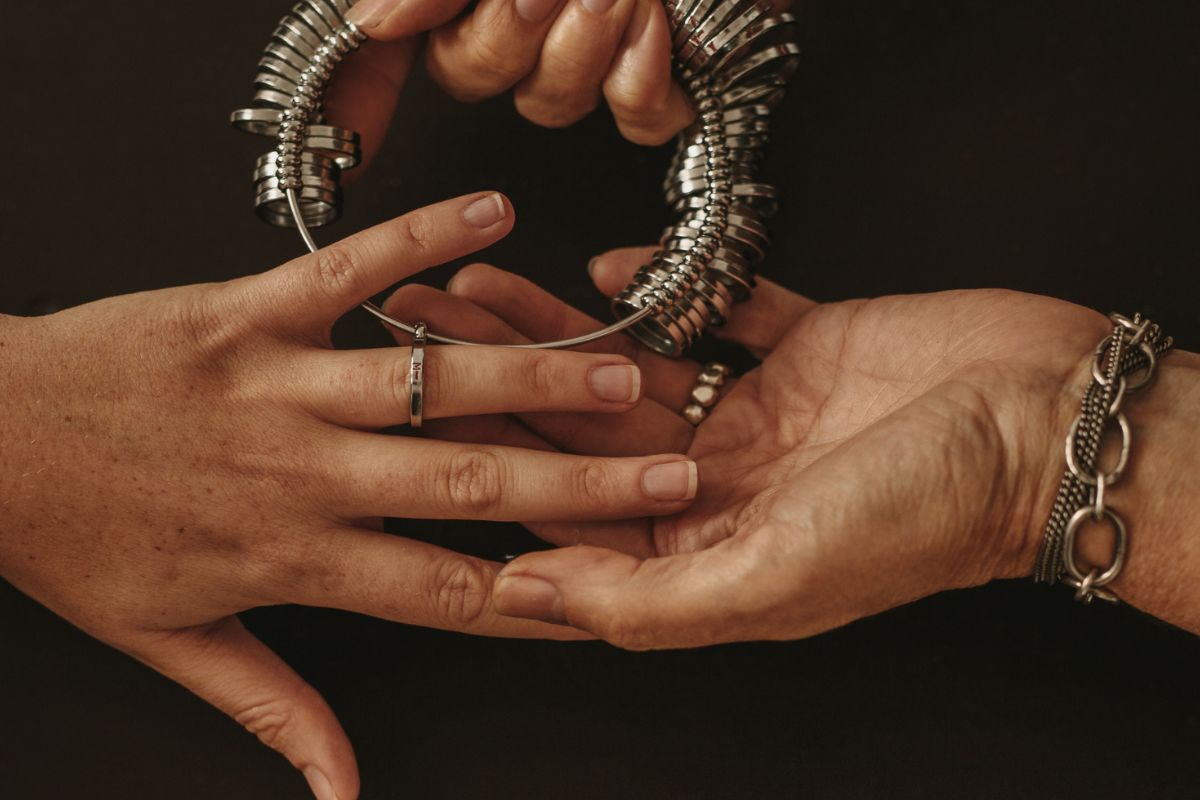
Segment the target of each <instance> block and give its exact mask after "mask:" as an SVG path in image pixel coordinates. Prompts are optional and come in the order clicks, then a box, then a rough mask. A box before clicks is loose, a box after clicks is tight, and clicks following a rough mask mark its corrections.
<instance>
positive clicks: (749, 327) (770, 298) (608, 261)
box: [588, 247, 816, 358]
mask: <svg viewBox="0 0 1200 800" xmlns="http://www.w3.org/2000/svg"><path fill="white" fill-rule="evenodd" d="M655 249H656V248H653V247H626V248H621V249H619V250H611V251H609V252H607V253H604V254H603V255H600V256H597V257H596V258H594V259H592V262H591V264H589V265H588V272H589V273H591V276H592V281H594V282H595V284H596V287H597V288H598V289H599V290H600V291H601V292H603V293H604V294H605V295H607V296H609V297H612V296H613V295H615V294H617V293H618V292H620V291H621V290H622V289H624V288H625V286H626V285H627V284H628V283H629V281H631V280H632V279H633V275H634V273H635V272H637V270H638V268H639V267H641V266H642V265H643V264H646V263H648V262H649V260H650V257H651V256H652V255H653V254H654V251H655ZM815 305H816V303H815V302H813V301H812V300H809V299H808V298H807V297H804V296H803V295H800V294H796V293H795V292H793V291H791V290H789V289H785V288H783V287H782V286H780V285H779V284H777V283H774V282H772V281H769V280H767V279H766V278H759V279H758V281H757V286H756V287H755V289H754V294H753V295H752V296H751V297H750V299H749V300H747V301H746V302H744V303H739V304H738V305H737V306H736V307H735V308H734V311H733V315H732V316H731V317H730V319H729V320H728V321H727V322H726V323H725V324H724V325H723V326H721V327H719V328H712V329H711V330H712V332H713V333H714V334H715V335H716V336H718V337H720V338H722V339H727V340H729V341H731V342H736V343H738V344H740V345H742V346H743V347H745V348H746V349H747V350H750V351H751V352H752V353H754V354H755V355H757V356H758V357H759V358H762V357H765V356H766V354H767V353H769V352H771V351H772V350H774V349H775V347H776V345H778V344H779V341H780V340H781V339H782V338H783V336H784V334H785V333H787V331H788V330H789V329H790V328H791V327H792V326H793V325H795V324H796V322H797V321H799V319H800V317H801V316H803V315H804V314H805V313H806V312H808V310H809V309H811V308H812V307H813V306H815Z"/></svg>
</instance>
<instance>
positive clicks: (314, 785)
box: [304, 766, 338, 800]
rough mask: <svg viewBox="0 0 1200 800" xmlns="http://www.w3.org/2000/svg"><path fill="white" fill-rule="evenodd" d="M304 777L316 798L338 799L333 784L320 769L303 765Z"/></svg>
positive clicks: (318, 799) (323, 799)
mask: <svg viewBox="0 0 1200 800" xmlns="http://www.w3.org/2000/svg"><path fill="white" fill-rule="evenodd" d="M304 779H305V780H306V781H308V788H309V789H311V790H312V793H313V796H314V797H316V798H317V800H338V796H337V792H335V791H334V790H333V784H332V783H330V782H329V778H326V777H325V773H324V772H321V770H319V769H317V768H316V767H313V766H308V767H305V768H304Z"/></svg>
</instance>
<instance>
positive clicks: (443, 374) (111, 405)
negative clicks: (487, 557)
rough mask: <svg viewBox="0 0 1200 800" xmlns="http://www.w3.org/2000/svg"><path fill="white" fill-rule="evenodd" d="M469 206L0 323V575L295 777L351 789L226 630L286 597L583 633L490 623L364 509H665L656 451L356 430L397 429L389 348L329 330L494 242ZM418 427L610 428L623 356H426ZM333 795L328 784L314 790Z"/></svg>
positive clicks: (243, 639) (448, 561)
mask: <svg viewBox="0 0 1200 800" xmlns="http://www.w3.org/2000/svg"><path fill="white" fill-rule="evenodd" d="M512 217H513V215H512V209H511V207H510V206H509V204H508V203H507V201H505V200H504V199H503V198H502V197H501V196H500V195H497V194H480V195H475V196H471V197H466V198H460V199H458V200H452V201H449V202H446V203H442V204H439V205H435V206H431V207H429V208H426V209H423V210H420V211H417V212H414V213H412V214H409V215H406V216H404V217H401V218H399V219H397V220H394V221H392V222H389V223H386V224H384V225H381V226H379V227H377V228H374V229H372V230H368V231H365V232H363V233H361V234H358V235H356V236H354V237H352V238H350V239H347V240H345V241H343V242H341V243H340V244H336V245H334V246H332V247H329V248H327V249H325V250H323V251H321V252H320V253H318V254H317V255H315V256H305V257H304V258H300V259H298V260H296V261H294V262H292V263H290V264H286V265H284V266H282V267H279V268H278V269H275V270H272V271H271V272H268V273H266V274H263V275H261V276H254V277H249V278H245V279H241V280H236V281H233V282H231V283H226V284H213V285H204V286H187V287H182V288H177V289H169V290H165V291H157V292H149V293H144V294H138V295H132V296H128V297H117V298H112V299H108V300H102V301H99V302H95V303H91V304H88V305H85V306H82V307H79V308H75V309H72V310H69V311H64V312H61V313H59V314H55V315H53V316H50V317H43V318H34V319H18V318H13V317H2V318H0V361H2V363H3V365H4V371H3V373H0V391H3V394H4V396H5V398H7V399H6V404H5V413H4V414H3V415H0V442H3V446H4V459H3V462H0V500H2V502H0V574H2V575H3V576H4V578H6V579H7V580H9V581H10V582H12V583H13V584H14V585H15V586H16V587H17V588H19V589H21V590H22V591H24V592H26V593H27V594H29V595H30V596H32V597H34V598H35V599H37V600H38V601H40V602H42V603H44V604H45V605H46V606H48V607H49V608H50V609H52V610H53V611H55V612H56V613H58V614H60V615H62V616H63V617H65V618H66V619H68V620H69V621H71V622H72V623H74V624H75V625H77V626H79V627H80V628H82V629H83V630H84V631H86V632H88V633H90V634H92V635H93V636H96V637H97V638H99V639H101V640H103V641H105V642H108V643H109V644H111V645H113V646H114V647H117V648H119V649H121V650H123V651H125V652H126V653H129V654H130V655H132V656H134V657H136V658H138V659H140V660H141V661H143V662H145V663H147V664H149V665H150V666H152V667H154V668H155V669H157V670H159V671H160V672H162V673H163V674H165V675H167V676H168V677H170V678H173V679H174V680H177V681H179V682H180V683H182V684H183V685H185V686H186V687H188V688H189V689H191V690H192V691H194V692H196V693H197V694H198V695H200V696H201V697H202V698H204V699H205V700H207V701H209V702H210V703H212V704H213V705H215V706H217V707H219V708H220V709H222V710H223V711H225V712H226V713H228V714H229V715H231V716H232V717H234V718H235V719H236V720H237V721H238V722H240V723H241V724H243V725H245V726H246V727H247V728H248V729H249V730H251V731H253V732H254V733H256V734H258V736H259V737H260V738H261V739H262V740H263V741H264V742H265V743H267V744H268V745H270V746H271V747H273V748H275V749H277V750H279V751H280V752H281V753H283V754H284V755H285V756H286V757H287V758H288V759H289V760H290V761H291V762H292V763H293V764H294V765H296V766H297V767H298V768H300V769H302V770H304V772H305V775H306V776H307V777H308V778H309V780H310V782H311V783H312V785H313V787H314V791H315V792H316V793H317V795H318V796H319V797H321V798H327V797H332V796H333V794H331V792H336V796H337V797H340V798H343V800H345V799H346V798H353V797H356V796H357V793H358V777H357V771H356V767H355V764H354V757H353V753H352V751H351V748H350V744H349V742H348V741H347V740H346V737H345V734H344V733H343V732H342V729H341V728H340V726H339V725H338V722H337V720H336V719H335V718H334V716H333V714H332V712H331V711H330V709H329V707H328V706H327V705H326V704H325V702H324V701H323V700H322V699H321V698H320V696H318V694H317V693H316V691H315V690H313V689H312V688H311V687H310V686H308V685H307V684H305V683H304V681H303V680H302V679H301V678H300V677H299V676H297V675H296V674H295V673H294V672H292V671H291V670H290V669H289V668H288V667H287V666H286V665H285V664H284V663H283V662H282V661H280V660H279V658H278V657H276V656H275V655H274V654H273V653H271V652H270V651H268V650H267V648H266V647H264V646H263V645H262V644H261V643H260V642H258V641H257V640H256V639H254V638H253V637H252V636H251V635H250V634H249V633H248V632H247V631H246V630H245V628H243V627H242V625H241V624H240V623H239V622H238V620H237V618H236V617H235V616H234V615H235V614H236V613H237V612H239V611H242V610H244V609H248V608H252V607H256V606H264V605H276V604H282V603H299V604H305V605H315V606H328V607H333V608H340V609H346V610H350V611H357V612H361V613H365V614H371V615H374V616H379V617H384V618H387V619H391V620H396V621H399V622H405V623H410V624H416V625H428V626H433V627H438V628H446V629H453V630H460V631H467V632H471V633H477V634H485V635H495V636H538V637H546V636H548V637H554V638H579V637H580V636H582V634H580V633H579V632H577V631H573V630H571V629H569V628H563V627H558V626H548V625H543V624H539V623H531V622H526V621H522V620H511V619H505V618H503V617H498V616H497V615H496V614H495V613H494V612H493V610H492V603H491V599H490V590H491V587H492V583H493V579H494V576H495V574H496V573H497V572H498V570H499V568H500V565H498V564H493V563H490V562H485V561H482V560H479V559H475V558H469V557H466V556H463V555H459V554H457V553H453V552H450V551H447V550H443V549H439V548H437V547H433V546H430V545H428V544H424V543H420V542H416V541H411V540H406V539H403V538H400V537H396V536H392V535H386V534H384V533H382V532H381V530H380V528H381V525H380V517H381V516H382V515H387V516H397V517H417V518H464V517H477V518H484V519H526V518H533V519H543V520H546V519H556V520H557V519H573V518H592V517H601V518H602V517H610V516H622V517H623V516H630V515H640V514H646V513H650V514H654V513H673V512H677V511H679V510H680V509H681V508H683V507H684V506H685V505H686V503H687V499H688V497H689V496H690V494H691V493H692V492H694V489H695V483H694V480H693V476H694V474H695V472H694V465H691V464H690V463H688V462H686V461H684V460H683V459H682V458H681V457H679V456H677V455H667V456H659V457H652V458H629V459H618V458H583V457H573V456H565V455H561V454H554V453H538V452H530V451H523V450H517V449H511V448H504V447H495V446H479V445H471V446H463V445H455V444H447V443H443V442H437V441H430V440H428V439H424V438H413V437H404V438H400V437H391V436H383V435H379V434H376V433H374V432H373V431H376V430H378V429H381V428H385V427H389V426H393V425H399V424H403V423H405V422H407V409H408V398H407V389H408V387H407V373H408V366H409V362H410V351H409V349H408V348H407V347H404V348H385V349H379V350H359V351H334V350H332V349H330V343H329V329H330V326H331V325H332V323H333V322H334V321H335V320H336V319H337V318H338V317H339V316H341V315H342V314H343V313H345V312H346V311H347V310H349V309H351V308H353V307H354V306H355V305H357V304H358V303H359V302H360V301H362V300H364V299H366V298H368V297H370V296H371V295H373V294H375V293H377V292H379V291H381V290H383V289H386V288H387V287H388V286H389V285H391V284H392V283H393V282H395V281H396V280H398V279H401V278H404V277H406V276H408V275H411V274H413V273H415V272H417V271H419V270H421V269H423V268H425V267H427V266H430V265H434V264H439V263H442V262H444V261H448V260H451V259H453V258H456V257H459V256H461V255H464V254H467V253H470V252H472V251H474V250H477V249H479V248H481V247H484V246H486V245H488V244H491V243H492V242H494V241H496V240H497V239H500V238H501V237H503V236H504V235H505V234H506V233H507V232H508V231H509V229H510V228H511V226H512ZM426 357H427V397H428V404H427V408H426V414H427V415H428V416H429V417H432V418H437V417H446V416H450V415H456V414H464V415H470V414H487V413H494V412H504V411H533V410H537V409H558V410H562V409H572V410H576V411H581V410H588V411H595V412H600V413H609V412H622V411H626V410H628V409H630V408H631V407H633V406H634V405H635V403H636V400H637V396H638V394H639V388H638V387H639V376H638V374H637V371H636V369H635V368H634V367H633V366H632V365H631V364H630V363H629V362H628V361H627V360H626V359H624V358H621V357H619V356H617V357H614V356H597V355H585V354H578V353H553V352H544V351H538V352H530V351H517V350H511V349H500V348H479V349H473V348H465V347H463V348H458V347H431V348H429V350H428V351H427V356H426ZM331 787H332V788H331Z"/></svg>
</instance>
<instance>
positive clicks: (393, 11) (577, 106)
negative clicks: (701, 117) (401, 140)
mask: <svg viewBox="0 0 1200 800" xmlns="http://www.w3.org/2000/svg"><path fill="white" fill-rule="evenodd" d="M465 5H466V3H465V1H464V0H454V2H450V3H444V2H437V1H436V0H360V2H359V3H358V4H357V5H356V6H355V7H354V9H353V10H352V12H351V17H350V18H351V19H352V20H353V21H354V22H355V23H356V24H357V25H358V26H359V27H360V28H362V30H363V31H364V32H365V33H366V34H367V35H368V36H370V37H371V39H372V40H374V41H371V42H368V43H367V44H366V45H364V47H363V48H362V51H361V53H360V54H358V55H356V56H355V57H354V58H351V59H347V61H346V63H345V65H344V66H342V67H341V68H339V73H344V75H342V74H340V75H339V76H338V77H337V78H335V83H334V86H333V87H331V91H330V103H329V106H330V109H331V115H330V116H331V118H332V119H336V120H338V121H339V124H344V125H347V126H348V127H351V128H354V129H355V130H357V131H359V132H360V133H361V134H362V136H363V143H364V149H365V151H366V155H367V156H368V157H369V156H370V155H371V154H372V153H373V152H374V150H375V149H376V148H377V147H378V143H379V142H380V141H381V140H382V138H383V135H384V134H385V132H386V130H387V126H388V124H389V123H390V120H391V117H392V113H393V111H394V109H395V103H396V95H397V94H398V93H399V90H400V88H401V87H402V86H403V85H404V82H405V80H406V78H407V75H408V70H409V67H410V65H411V61H412V59H413V58H414V57H415V54H416V47H415V44H414V39H413V38H412V37H414V36H417V35H419V34H421V33H424V32H425V31H431V33H430V34H429V37H428V47H427V48H426V51H425V62H426V66H427V68H428V71H429V74H430V75H431V76H432V77H433V79H434V80H435V81H436V82H437V83H439V84H440V85H441V86H442V87H443V88H445V90H446V91H447V92H448V93H449V94H450V95H451V96H453V97H455V98H457V99H459V100H463V101H466V102H474V101H478V100H483V99H485V98H488V97H492V96H495V95H498V94H500V93H501V92H504V91H507V90H509V89H513V90H514V91H513V100H514V102H515V103H516V107H517V110H518V112H520V114H521V115H522V116H524V117H525V118H527V119H529V120H531V121H532V122H535V123H537V124H539V125H544V126H547V127H563V126H566V125H570V124H572V123H574V122H577V121H578V120H580V119H582V118H583V117H585V116H586V115H587V114H589V113H590V112H591V111H592V110H593V109H595V108H596V106H597V104H598V103H599V101H600V98H601V96H603V98H604V99H605V100H606V101H607V103H608V106H609V108H610V109H611V110H612V113H613V116H614V118H615V119H616V123H617V127H618V128H619V129H620V131H621V133H622V134H623V135H624V136H625V137H626V138H627V139H629V140H630V141H632V142H636V143H638V144H650V145H657V144H662V143H663V142H666V141H667V140H668V139H670V138H671V137H672V136H674V135H675V134H676V133H678V132H679V131H680V130H682V129H683V128H684V127H685V126H687V124H688V123H689V122H691V120H692V119H693V117H694V112H693V110H692V107H691V103H690V102H689V101H688V99H687V95H686V94H685V93H684V91H683V89H682V88H681V87H680V86H679V85H678V84H677V83H675V82H674V80H672V72H671V70H672V67H671V59H672V48H671V40H670V33H669V30H668V27H667V18H666V13H665V11H664V10H663V5H662V3H661V2H659V0H480V2H479V3H478V4H476V5H475V6H474V7H473V8H472V9H471V10H470V11H467V12H466V13H460V12H462V11H463V8H464V7H465ZM790 5H791V0H778V2H776V3H775V6H776V8H777V9H784V8H787V7H788V6H790Z"/></svg>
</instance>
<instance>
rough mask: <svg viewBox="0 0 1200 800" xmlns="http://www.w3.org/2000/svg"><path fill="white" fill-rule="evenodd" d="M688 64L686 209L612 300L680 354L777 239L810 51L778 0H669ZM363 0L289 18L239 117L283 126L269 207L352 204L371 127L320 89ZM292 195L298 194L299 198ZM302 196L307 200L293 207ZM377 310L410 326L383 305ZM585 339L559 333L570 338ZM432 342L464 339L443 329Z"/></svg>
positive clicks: (258, 171) (324, 5)
mask: <svg viewBox="0 0 1200 800" xmlns="http://www.w3.org/2000/svg"><path fill="white" fill-rule="evenodd" d="M665 4H666V10H667V15H668V19H669V21H670V27H671V32H672V35H673V37H674V39H673V46H674V53H675V69H676V73H677V77H678V78H679V80H680V81H681V83H682V84H683V86H684V87H685V89H686V91H687V93H688V95H689V97H690V98H691V100H692V102H693V104H694V105H695V108H696V111H697V115H698V118H697V120H696V122H695V123H694V124H693V125H692V126H690V127H689V128H688V129H687V130H685V131H683V133H681V134H680V136H679V143H678V147H677V150H676V154H675V159H674V162H673V163H672V166H671V170H670V173H669V175H668V177H667V181H666V183H665V184H664V191H665V192H666V196H667V202H668V203H669V204H670V205H671V206H672V208H673V209H674V210H675V212H676V213H677V214H678V218H677V219H676V221H675V223H674V224H672V225H670V226H668V228H667V229H666V231H665V232H664V233H663V237H662V240H661V249H660V250H659V251H658V252H656V253H655V254H654V257H653V258H652V259H651V262H650V263H649V264H647V265H645V266H643V267H642V268H641V269H640V270H639V271H638V273H637V275H636V277H635V278H634V280H633V282H632V283H630V285H629V286H628V287H626V288H625V290H624V291H622V292H621V293H620V294H619V295H618V296H617V297H616V298H615V299H614V301H613V309H614V311H615V313H616V314H617V316H618V318H619V319H621V320H625V321H626V322H625V323H623V324H618V325H615V326H610V328H608V329H605V330H604V331H600V332H597V335H607V334H609V333H612V332H615V330H617V329H628V330H629V332H630V333H632V334H633V335H634V336H636V337H637V338H638V339H640V340H641V341H642V342H644V343H645V344H647V345H648V346H650V347H651V348H653V349H654V350H657V351H658V352H660V353H665V354H667V355H679V354H681V353H682V352H683V351H684V350H685V349H687V347H688V346H689V345H691V343H692V342H693V341H695V339H696V338H698V337H699V336H700V335H701V334H702V333H703V331H704V330H705V329H706V328H707V327H708V326H709V325H721V324H723V323H724V322H725V321H726V320H727V319H728V317H729V315H730V313H731V310H732V308H733V305H734V303H736V302H738V301H741V300H744V299H746V298H747V297H748V296H749V295H750V291H751V289H752V288H753V287H754V273H755V269H756V267H757V266H758V264H759V262H760V261H761V260H762V259H763V257H764V256H765V255H766V251H767V248H768V246H769V245H770V237H769V235H768V233H767V228H766V225H765V222H764V220H766V219H767V218H768V217H770V216H771V215H772V214H774V213H775V211H776V208H777V203H776V193H775V188H774V187H773V186H771V185H769V184H766V183H763V182H761V181H760V180H759V178H758V175H757V173H758V168H759V164H760V161H761V156H762V151H763V149H764V148H765V147H766V145H767V142H768V129H769V126H770V113H771V108H772V107H773V106H774V105H775V104H776V103H778V102H779V100H780V99H781V98H782V97H783V91H784V87H785V86H786V84H787V79H788V78H789V77H790V76H791V74H792V73H793V72H794V71H795V69H796V66H797V62H798V54H799V48H798V47H797V46H796V45H795V43H794V42H792V41H791V40H790V39H791V37H792V36H793V35H794V30H793V29H794V22H795V19H794V18H793V17H792V16H791V15H790V14H777V13H775V12H774V10H773V9H772V7H771V4H770V3H769V2H767V0H665ZM351 5H353V3H352V2H351V0H304V2H301V3H298V4H297V5H296V6H295V7H293V9H292V11H291V12H290V13H289V14H288V15H287V16H285V17H284V18H283V20H282V21H281V22H280V24H279V27H277V28H276V30H275V33H274V34H273V36H272V39H271V42H270V44H268V45H267V48H266V49H265V50H264V52H263V57H262V59H261V60H260V61H259V72H258V76H257V78H256V80H255V86H256V93H255V96H254V104H253V107H252V108H247V109H241V110H239V111H235V112H234V114H233V123H234V125H235V126H237V127H238V128H240V129H242V130H245V131H248V132H250V133H256V134H261V135H266V136H274V137H276V140H277V145H276V148H275V150H274V151H272V152H270V153H267V154H266V155H264V156H263V157H262V158H260V159H259V160H258V163H257V164H256V165H255V172H254V180H255V187H256V190H257V194H256V197H255V206H256V208H257V209H258V213H259V215H260V216H261V217H262V218H263V219H265V220H266V221H267V222H270V223H272V224H275V225H283V226H297V222H298V221H297V219H296V215H299V216H300V217H301V219H300V220H299V221H300V222H303V223H304V226H303V227H302V228H301V234H302V235H303V236H304V237H305V242H306V243H307V244H308V245H309V247H310V248H315V247H316V245H315V243H313V241H312V239H311V237H309V236H308V233H307V226H310V225H311V226H319V225H324V224H326V223H328V222H331V221H333V220H334V219H336V218H337V217H338V215H339V214H340V212H341V188H340V184H339V178H340V175H341V170H342V169H348V168H350V167H353V166H355V165H356V164H357V163H358V162H359V160H360V153H359V140H358V135H357V134H356V133H354V132H353V131H349V130H344V129H341V128H336V127H333V126H330V125H327V124H325V121H324V118H323V115H322V109H321V100H322V96H323V93H324V90H325V87H326V85H327V83H328V81H329V78H330V74H331V73H332V70H333V68H334V67H335V66H336V65H337V64H338V62H340V61H341V59H342V58H343V57H344V56H345V55H346V54H347V53H348V52H350V51H351V50H353V49H354V48H356V47H358V46H359V45H360V44H361V43H362V42H363V41H364V40H365V36H364V35H363V33H362V32H361V31H359V30H358V28H357V27H355V26H354V25H353V24H351V23H348V22H346V20H345V13H346V12H347V11H348V10H349V9H350V7H351ZM289 196H290V197H289ZM291 201H295V205H296V208H295V209H294V210H293V209H292V207H291ZM365 305H366V307H367V308H368V310H370V311H371V312H372V313H374V314H376V316H378V317H380V319H383V320H384V321H385V322H388V323H389V324H392V325H395V326H397V327H400V328H402V329H404V330H409V331H411V330H412V328H411V327H410V326H408V325H406V324H404V323H401V322H400V321H398V320H392V319H390V318H389V317H387V316H386V315H385V314H383V313H382V312H381V311H380V310H379V309H378V308H376V307H374V306H372V305H370V304H365ZM580 338H588V337H577V338H576V339H573V340H564V341H562V342H553V343H547V345H546V346H555V347H558V346H566V345H569V344H572V343H576V342H578V341H579V340H580ZM430 339H431V340H439V341H455V340H450V339H446V338H444V337H439V336H437V335H436V334H433V333H430Z"/></svg>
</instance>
